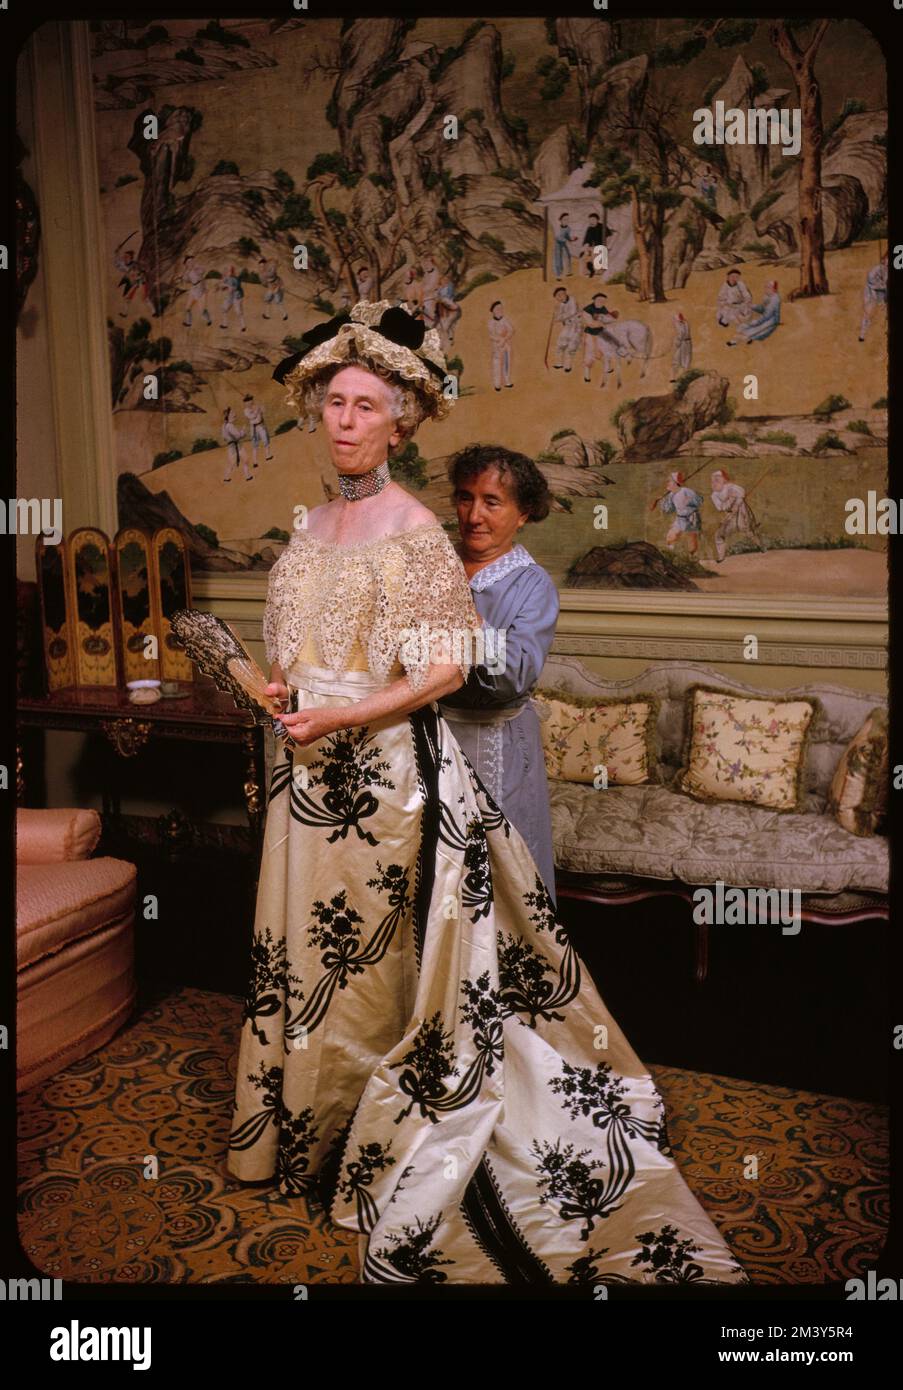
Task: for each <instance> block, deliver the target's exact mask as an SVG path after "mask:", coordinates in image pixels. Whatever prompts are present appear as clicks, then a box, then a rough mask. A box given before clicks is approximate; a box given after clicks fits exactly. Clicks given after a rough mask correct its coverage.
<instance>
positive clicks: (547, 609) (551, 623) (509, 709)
mask: <svg viewBox="0 0 903 1390" xmlns="http://www.w3.org/2000/svg"><path fill="white" fill-rule="evenodd" d="M470 588H471V590H472V592H473V600H474V605H475V607H476V609H477V612H478V613H479V614H480V616H481V617H482V619H483V621H484V623H485V624H486V625H487V626H488V627H490V628H494V629H495V630H497V631H499V630H502V631H504V633H505V662H504V670H502V671H500V672H498V673H493V672H492V671H491V670H490V669H489V667H488V664H487V665H482V666H477V665H475V666H473V667H472V669H471V671H470V674H469V676H468V678H467V681H466V682H465V684H464V685H462V686H461V688H460V689H459V690H456V691H454V692H453V694H451V695H447V696H445V698H444V699H443V700H441V701H440V702H439V707H440V710H441V712H442V714H443V716H444V718H445V719H446V721H447V723H448V724H449V725H450V727H451V730H452V733H453V734H454V736H455V738H456V740H457V741H458V744H459V745H460V747H461V748H462V749H463V751H464V753H465V754H466V755H467V757H468V758H469V760H470V762H471V764H472V766H473V768H474V770H475V771H476V773H477V775H478V776H479V777H480V778H481V779H482V781H483V783H484V785H485V786H486V789H487V791H488V792H489V794H490V796H492V797H493V798H494V799H495V801H496V802H497V804H498V805H499V806H500V807H501V810H502V811H503V812H504V814H505V815H506V816H507V818H508V820H509V821H510V822H511V823H512V825H514V826H515V827H516V828H517V830H519V831H520V833H521V835H522V836H523V837H524V840H525V841H526V843H527V847H528V849H529V850H530V853H531V854H532V856H533V859H534V861H535V863H536V867H537V868H538V869H539V872H540V874H541V875H542V879H543V882H544V883H545V885H546V888H547V889H548V891H549V895H550V896H551V898H552V900H553V902H554V901H556V899H555V865H554V858H553V854H552V824H551V817H550V815H549V785H548V781H547V779H546V768H545V758H544V756H543V749H542V736H541V733H540V724H539V717H538V715H537V713H536V708H535V706H534V704H533V702H532V701H531V700H530V694H531V692H532V690H533V688H534V687H535V685H536V683H537V681H538V680H539V677H540V674H541V672H542V668H543V665H544V664H545V660H546V657H547V655H548V652H549V648H550V647H551V645H552V638H553V637H554V635H555V624H556V622H557V621H558V610H559V606H560V605H559V600H558V588H557V586H556V584H555V581H554V580H553V579H552V578H551V576H550V575H549V574H547V573H546V571H545V570H544V569H543V568H542V566H541V565H538V564H537V563H536V561H535V560H534V559H533V556H532V555H531V554H530V553H529V551H527V550H525V548H524V547H523V546H522V545H515V546H513V547H512V549H511V550H508V551H506V552H505V554H504V555H500V556H499V558H498V559H497V560H493V561H492V563H491V564H489V565H484V566H483V568H482V569H480V570H477V572H476V574H475V575H473V577H472V578H471V580H470ZM488 651H489V647H488V643H487V654H488ZM516 711H520V712H519V713H516ZM493 713H495V714H496V716H497V717H496V719H495V721H494V722H491V723H483V722H479V723H478V722H471V720H472V719H473V718H474V716H476V717H477V718H481V717H482V718H486V717H491V716H492V714H493ZM505 713H507V714H509V715H510V714H513V715H514V717H513V718H499V717H498V716H499V715H502V714H505ZM469 715H470V719H469V718H468V716H469Z"/></svg>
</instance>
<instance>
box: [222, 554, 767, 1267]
mask: <svg viewBox="0 0 903 1390" xmlns="http://www.w3.org/2000/svg"><path fill="white" fill-rule="evenodd" d="M428 529H429V528H428ZM433 545H436V546H438V547H439V550H440V551H442V553H443V555H446V557H447V566H448V574H446V575H445V576H443V573H442V565H443V564H445V563H446V561H445V560H444V561H442V563H439V562H437V561H436V560H435V557H434V555H433V552H432V550H430V561H431V563H430V564H428V565H426V566H424V564H423V563H422V561H423V557H422V556H421V555H419V554H417V555H415V554H414V550H415V549H416V547H412V556H411V563H410V564H408V561H407V558H406V557H402V558H403V561H404V562H403V563H402V562H400V561H399V557H398V555H396V554H395V553H394V548H393V547H392V546H386V545H381V546H380V547H378V549H375V550H374V552H373V556H374V558H373V561H372V565H373V569H374V572H375V571H377V570H379V569H380V566H381V565H383V562H385V561H389V562H390V563H389V564H388V565H387V567H386V569H385V572H384V573H383V572H380V573H379V575H378V576H377V578H376V580H375V581H374V582H375V589H374V592H379V593H380V594H381V595H386V594H388V593H390V592H391V593H396V594H397V593H405V594H408V593H410V594H412V595H414V598H413V599H412V602H415V604H416V607H415V610H414V611H416V612H417V614H418V615H419V614H420V613H421V612H423V613H429V612H430V611H431V608H430V605H431V604H432V603H433V602H434V595H435V594H436V593H437V592H445V591H443V590H442V582H444V579H448V582H449V584H450V586H451V589H455V586H456V585H459V584H460V592H459V595H458V596H459V598H460V601H461V603H462V604H463V605H465V606H466V605H467V604H468V603H471V600H470V595H469V590H468V589H467V585H466V579H464V578H463V570H460V562H459V561H458V560H457V557H455V556H454V555H453V552H452V553H451V554H450V555H448V553H447V552H450V550H451V547H450V545H448V543H447V539H446V540H443V539H441V538H439V537H437V536H435V535H434V536H433V537H432V539H431V541H430V546H433ZM293 554H295V555H300V556H301V559H302V560H303V557H304V555H305V554H306V552H305V550H304V543H303V542H301V543H299V544H298V545H297V546H296V547H295V549H294V551H293ZM377 557H378V558H377ZM415 561H416V562H415ZM292 563H295V560H293V561H292ZM348 563H349V564H354V565H357V566H358V570H359V569H360V566H361V565H362V564H363V563H364V562H363V561H362V560H361V559H360V557H358V558H356V559H354V560H353V561H352V560H350V559H349V561H348ZM367 563H370V562H369V561H368V562H367ZM456 567H457V568H456ZM449 575H451V578H449ZM331 576H332V577H331V580H330V588H329V591H328V592H329V600H330V602H331V603H332V604H333V605H340V604H341V582H340V575H338V571H335V572H331ZM333 579H334V581H335V582H334V583H333ZM355 582H356V587H355V589H354V593H355V595H356V596H358V597H359V596H360V595H362V594H364V588H363V587H362V581H361V580H360V574H359V572H358V577H357V580H356V581H355ZM276 588H277V590H279V592H287V591H286V590H285V586H284V585H283V586H282V589H280V587H279V586H278V585H277V586H276ZM305 592H312V590H305ZM455 592H456V593H458V590H455ZM360 602H361V603H364V604H365V597H360ZM342 611H343V610H341V609H340V608H338V609H337V610H336V621H338V616H339V613H340V612H342ZM344 616H348V615H347V614H344ZM402 626H403V624H402ZM271 631H272V632H273V633H276V632H277V628H276V626H275V625H274V624H273V623H271ZM284 669H286V670H288V669H289V668H288V667H284ZM348 674H349V676H350V674H351V673H348ZM341 679H342V673H341V672H340V673H339V674H338V676H337V682H339V681H341ZM344 684H345V686H346V687H347V685H348V684H349V682H347V681H346V682H344ZM327 689H328V682H326V681H324V680H323V678H322V676H321V677H319V678H318V681H317V685H316V693H314V692H313V691H310V692H308V694H307V697H306V698H307V699H308V700H309V701H310V702H311V703H313V704H318V703H329V702H330V700H331V698H332V697H331V696H330V695H329V694H328V693H325V691H326V690H327ZM339 693H340V695H341V698H346V697H347V693H348V692H347V689H342V690H341V692H339V691H338V690H337V697H338V696H339ZM251 965H252V968H251V972H250V983H249V986H248V991H247V997H246V1000H245V1007H244V1011H243V1017H242V1035H241V1039H240V1047H239V1057H238V1062H237V1066H236V1104H235V1110H234V1115H233V1124H232V1132H231V1135H230V1141H229V1156H228V1167H229V1170H230V1172H231V1173H232V1174H233V1175H235V1176H237V1177H239V1178H241V1179H242V1180H247V1181H250V1182H261V1181H264V1180H266V1179H270V1180H271V1181H273V1182H274V1183H277V1184H278V1186H279V1188H280V1190H282V1191H283V1192H284V1193H286V1194H288V1195H291V1196H298V1197H300V1198H303V1199H305V1200H306V1201H310V1202H312V1203H319V1204H320V1205H321V1206H322V1207H323V1209H324V1210H325V1212H326V1215H327V1217H328V1219H329V1220H331V1221H332V1222H335V1223H336V1224H338V1225H339V1226H340V1227H341V1228H342V1229H344V1230H346V1231H349V1232H355V1233H358V1234H360V1235H361V1236H362V1237H363V1240H362V1245H361V1256H362V1259H361V1279H362V1280H363V1281H364V1282H370V1283H384V1284H387V1285H396V1284H398V1285H400V1284H416V1283H425V1284H453V1283H462V1284H481V1283H487V1284H499V1283H505V1284H510V1285H515V1286H524V1287H527V1286H531V1285H534V1286H542V1285H546V1286H548V1285H552V1284H555V1283H561V1284H567V1283H574V1284H590V1285H592V1284H598V1283H633V1282H639V1283H656V1284H672V1285H676V1284H680V1285H686V1286H688V1287H691V1286H692V1287H695V1286H696V1285H698V1284H705V1283H741V1282H744V1281H745V1276H744V1274H743V1271H742V1269H741V1268H740V1266H739V1265H738V1263H737V1261H736V1260H735V1259H734V1258H733V1257H732V1255H731V1254H730V1251H729V1249H728V1247H727V1244H726V1243H725V1241H724V1239H723V1237H722V1236H721V1235H720V1234H719V1233H718V1231H717V1230H716V1228H715V1226H714V1225H713V1223H712V1221H711V1219H710V1218H709V1217H708V1216H707V1214H706V1213H705V1211H704V1210H703V1208H702V1207H701V1205H700V1204H699V1202H698V1201H697V1200H696V1199H695V1198H694V1197H693V1195H692V1193H691V1192H690V1191H689V1189H688V1187H687V1186H686V1183H685V1182H684V1181H683V1178H682V1177H681V1175H680V1173H679V1171H678V1169H677V1167H676V1165H675V1164H674V1162H673V1160H672V1159H671V1158H670V1157H669V1156H668V1153H669V1150H668V1142H667V1133H666V1128H665V1115H664V1106H663V1103H662V1099H661V1096H660V1095H659V1094H658V1092H657V1090H656V1088H655V1085H654V1083H653V1080H652V1077H651V1075H650V1074H649V1072H648V1070H647V1069H646V1068H645V1067H644V1065H643V1063H642V1062H641V1061H640V1059H639V1058H638V1057H637V1056H636V1054H635V1053H634V1052H633V1050H632V1049H631V1047H630V1045H629V1043H628V1042H627V1040H626V1039H625V1038H624V1037H623V1035H622V1034H621V1033H620V1030H619V1029H618V1027H617V1024H616V1021H615V1020H614V1019H613V1018H612V1017H611V1015H610V1014H609V1012H608V1010H607V1008H606V1006H605V1003H604V1001H603V1000H602V998H601V997H600V995H599V994H598V992H597V990H596V988H595V984H594V982H593V980H592V978H591V977H590V976H589V975H588V973H587V971H586V970H585V968H584V967H583V965H582V962H581V961H580V958H579V957H578V955H577V953H576V952H575V950H574V948H573V945H572V944H571V941H570V939H569V937H568V934H567V932H566V930H565V928H564V926H563V924H562V922H561V921H560V920H559V919H558V917H557V915H556V912H555V908H554V904H553V903H552V900H551V897H550V895H549V893H548V891H547V890H546V887H545V885H544V883H543V881H542V878H541V877H540V874H539V872H538V870H537V868H536V865H535V864H534V862H533V860H532V858H531V857H530V854H529V851H528V850H527V847H526V845H525V844H524V841H523V840H522V839H521V837H520V835H519V834H518V833H517V831H516V830H515V829H514V828H513V826H511V824H510V823H509V822H508V820H507V819H506V817H505V816H504V814H503V811H502V809H501V807H500V806H498V804H497V803H496V802H495V801H494V800H493V798H492V797H491V796H490V795H489V793H488V791H487V789H486V787H485V785H484V784H483V782H482V781H481V779H480V778H479V776H478V775H477V774H476V772H475V771H474V769H473V767H472V766H471V765H470V763H469V761H468V759H467V757H466V756H465V754H464V753H463V752H462V751H461V749H460V747H459V746H458V744H457V742H456V740H455V738H454V735H453V734H452V732H451V729H450V728H449V726H448V725H447V724H446V722H445V720H444V719H443V718H442V717H441V716H440V714H439V712H438V709H437V708H436V707H435V706H434V705H433V704H430V703H426V704H424V705H421V706H420V707H419V708H418V709H416V710H414V711H412V712H411V713H410V714H408V715H406V716H403V717H399V718H397V719H386V720H380V721H378V723H377V721H374V722H373V723H372V724H370V725H365V726H354V727H352V728H350V729H344V730H340V731H337V732H336V733H334V734H330V735H327V736H325V737H323V738H321V739H319V740H317V741H316V742H315V743H312V744H311V745H309V746H308V747H304V748H297V747H295V748H293V747H291V746H290V745H286V746H285V747H284V750H283V756H282V757H281V759H279V758H277V761H276V764H275V766H274V770H273V774H272V777H271V781H270V793H269V799H268V806H267V825H266V839H265V846H264V854H263V858H262V861H261V873H260V880H259V885H258V902H257V916H256V920H255V937H254V947H253V949H252V962H251ZM603 1044H604V1045H603Z"/></svg>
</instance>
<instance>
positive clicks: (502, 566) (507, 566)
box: [470, 543, 536, 593]
mask: <svg viewBox="0 0 903 1390" xmlns="http://www.w3.org/2000/svg"><path fill="white" fill-rule="evenodd" d="M535 564H536V561H535V560H534V559H533V556H532V555H531V554H530V552H529V550H525V549H524V547H523V546H522V545H521V544H520V543H518V544H517V545H515V546H512V547H511V549H510V550H506V551H505V553H504V555H500V556H499V558H498V559H497V560H493V561H492V563H491V564H490V565H484V566H483V568H482V569H481V570H477V572H476V574H475V575H474V576H473V578H472V579H471V580H470V587H471V588H472V589H474V590H475V591H476V592H477V593H480V592H481V591H482V590H483V589H488V588H489V586H490V584H496V583H498V581H499V580H500V579H503V578H504V577H505V575H506V574H511V573H512V572H513V571H514V570H519V569H523V568H524V566H525V565H535Z"/></svg>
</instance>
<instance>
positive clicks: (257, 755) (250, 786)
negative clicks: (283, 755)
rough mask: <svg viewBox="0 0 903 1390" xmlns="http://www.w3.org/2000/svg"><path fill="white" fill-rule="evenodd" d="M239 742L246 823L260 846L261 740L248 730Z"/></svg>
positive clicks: (261, 807) (254, 732) (262, 795)
mask: <svg viewBox="0 0 903 1390" xmlns="http://www.w3.org/2000/svg"><path fill="white" fill-rule="evenodd" d="M241 744H242V748H243V749H244V753H245V780H244V793H245V806H246V807H247V812H248V824H249V826H250V827H251V833H252V835H253V836H254V839H255V840H256V841H257V844H258V846H260V843H261V841H262V839H263V825H264V794H265V788H264V778H265V772H264V766H263V748H262V740H261V739H259V738H258V736H257V732H256V730H249V731H248V732H247V733H244V734H242V736H241Z"/></svg>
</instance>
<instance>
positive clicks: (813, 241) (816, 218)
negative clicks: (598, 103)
mask: <svg viewBox="0 0 903 1390" xmlns="http://www.w3.org/2000/svg"><path fill="white" fill-rule="evenodd" d="M760 22H762V23H767V24H768V37H769V40H770V42H771V44H772V45H773V47H774V49H775V50H776V52H777V53H778V54H779V56H780V57H781V58H782V59H783V61H784V62H785V63H786V64H787V66H788V68H789V69H790V72H791V74H792V75H793V80H794V82H795V84H796V99H797V102H798V104H799V108H800V111H801V113H802V115H801V127H802V133H801V145H800V162H799V193H798V196H799V220H800V283H799V286H798V288H797V289H795V290H792V291H791V293H790V298H791V299H805V298H809V297H810V296H813V295H820V294H829V293H830V288H829V285H828V276H827V272H826V270H825V233H824V224H823V220H822V206H821V166H822V147H823V144H824V124H823V121H822V97H821V87H820V85H819V82H818V78H817V77H816V74H815V59H816V57H817V56H818V51H819V49H820V47H821V45H822V41H823V39H824V37H825V35H826V34H827V32H828V29H829V28H830V26H831V20H830V19H820V20H817V21H815V20H811V19H777V20H769V21H759V20H756V19H713V20H702V21H700V22H699V23H698V24H696V25H695V26H693V28H692V29H691V30H689V31H687V32H686V33H685V34H684V35H682V36H678V37H677V38H676V39H673V40H670V41H669V42H668V44H666V45H662V46H661V48H660V49H659V50H658V52H657V53H656V55H655V60H656V62H657V63H658V64H659V65H661V66H668V65H675V66H682V65H684V64H685V63H687V62H689V61H690V59H691V58H694V57H696V55H697V54H698V53H700V52H701V51H702V49H703V48H704V47H705V45H706V43H708V42H709V40H714V42H715V44H716V45H717V46H718V47H719V48H734V47H736V46H737V45H739V44H746V43H749V41H750V39H752V37H753V36H754V34H755V32H756V29H757V27H758V25H759V23H760ZM809 30H811V31H812V32H811V33H810V34H809V36H808V42H807V43H801V38H802V36H803V35H805V34H806V31H809Z"/></svg>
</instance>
